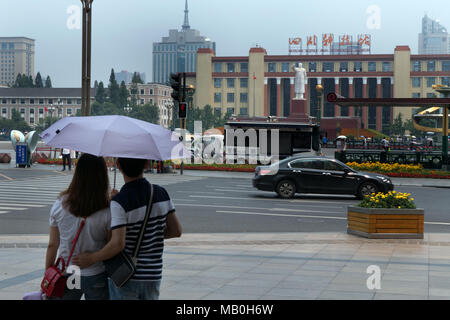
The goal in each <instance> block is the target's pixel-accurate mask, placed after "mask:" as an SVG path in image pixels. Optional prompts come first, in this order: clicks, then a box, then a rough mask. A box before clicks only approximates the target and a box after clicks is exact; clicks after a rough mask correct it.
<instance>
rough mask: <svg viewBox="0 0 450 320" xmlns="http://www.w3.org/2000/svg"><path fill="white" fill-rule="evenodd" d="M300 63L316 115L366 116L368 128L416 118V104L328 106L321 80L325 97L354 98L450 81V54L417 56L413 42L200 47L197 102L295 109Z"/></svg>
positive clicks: (406, 92)
mask: <svg viewBox="0 0 450 320" xmlns="http://www.w3.org/2000/svg"><path fill="white" fill-rule="evenodd" d="M298 62H301V63H302V64H303V67H304V68H305V69H306V71H307V75H308V80H307V85H306V95H305V98H306V99H307V100H308V111H309V114H310V115H311V116H317V115H318V114H319V112H320V114H321V116H322V118H323V117H347V116H358V117H361V120H362V121H361V122H362V123H363V125H364V128H371V129H376V130H378V131H385V130H387V128H388V126H389V125H390V124H391V123H392V121H393V119H394V118H395V117H397V115H398V114H399V113H402V115H403V119H408V118H411V116H412V108H398V107H394V108H391V107H382V108H381V107H361V108H356V107H339V106H335V105H334V104H331V103H328V102H326V101H325V103H324V107H323V109H322V108H320V103H319V99H318V95H317V91H316V85H318V84H321V85H322V86H323V88H324V96H325V97H326V96H327V94H328V93H330V92H337V93H338V94H340V95H342V96H345V97H354V98H363V97H367V98H390V97H395V98H411V97H430V96H432V95H433V94H434V93H435V92H434V91H433V89H432V85H433V84H447V85H448V84H450V55H449V54H445V55H437V54H436V55H412V54H411V50H410V48H409V47H408V46H397V47H396V48H395V50H394V53H392V54H361V55H295V56H292V55H291V56H289V55H286V56H281V55H268V54H267V52H266V50H265V49H263V48H251V49H250V52H249V55H248V56H240V57H217V56H216V55H215V52H214V51H213V50H212V49H199V51H198V55H197V72H195V73H194V72H193V73H188V74H187V76H188V77H187V83H188V84H193V85H194V86H195V88H196V92H195V96H194V105H195V106H198V107H201V108H203V107H204V106H206V105H210V106H211V107H213V108H214V109H215V110H216V111H220V112H222V113H223V114H224V113H226V112H227V111H229V112H232V113H234V114H236V115H248V116H250V117H251V116H259V117H261V116H278V117H285V116H288V115H289V114H290V110H291V106H290V102H291V99H292V98H293V96H294V79H295V72H293V71H292V66H293V65H294V64H296V63H298Z"/></svg>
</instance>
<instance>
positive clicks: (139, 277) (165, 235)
mask: <svg viewBox="0 0 450 320" xmlns="http://www.w3.org/2000/svg"><path fill="white" fill-rule="evenodd" d="M146 163H147V161H146V160H141V159H125V158H119V159H118V160H117V166H118V168H119V169H120V171H121V172H122V175H123V177H124V181H125V185H124V186H123V187H122V189H121V190H120V192H118V193H117V191H116V192H114V191H113V193H114V194H115V195H114V197H113V199H112V201H111V230H112V236H111V240H110V241H109V242H108V244H107V245H106V246H105V247H104V248H103V249H102V250H100V251H97V252H95V253H90V254H80V255H79V256H77V257H75V258H74V259H73V263H74V264H76V265H79V266H80V267H81V268H84V267H86V266H88V265H90V264H93V263H96V262H98V261H105V260H107V259H110V258H112V257H114V256H115V255H117V254H118V253H119V252H120V251H122V250H123V249H125V251H126V252H127V253H128V254H129V255H130V256H131V255H132V254H133V251H134V249H135V247H136V242H137V239H138V236H139V232H140V230H141V227H142V223H143V220H144V218H145V214H146V209H147V205H148V203H149V200H150V183H149V182H148V181H147V180H146V179H145V178H144V176H143V174H144V168H145V165H146ZM181 232H182V230H181V225H180V223H179V221H178V218H177V216H176V214H175V206H174V204H173V202H172V200H171V199H170V197H169V195H168V193H167V191H166V190H165V189H164V188H163V187H161V186H158V185H153V208H152V211H151V212H150V216H149V220H148V223H147V225H146V228H145V232H144V236H143V240H142V244H141V248H140V250H139V253H138V256H137V258H138V262H137V265H136V273H135V275H134V276H133V277H132V278H131V279H130V280H129V281H128V282H127V283H126V284H125V285H124V286H123V287H121V288H117V287H116V286H115V285H114V283H112V281H110V284H109V285H110V296H111V299H112V300H134V299H141V300H157V299H158V298H159V288H160V285H161V278H162V268H163V260H162V256H163V250H164V239H169V238H175V237H180V236H181Z"/></svg>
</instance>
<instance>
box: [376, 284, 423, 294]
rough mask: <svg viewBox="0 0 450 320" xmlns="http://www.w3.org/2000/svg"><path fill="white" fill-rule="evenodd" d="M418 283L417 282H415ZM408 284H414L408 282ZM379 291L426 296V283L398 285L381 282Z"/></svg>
mask: <svg viewBox="0 0 450 320" xmlns="http://www.w3.org/2000/svg"><path fill="white" fill-rule="evenodd" d="M416 283H419V282H416ZM410 284H415V283H413V282H410ZM378 292H380V293H394V294H402V295H413V296H428V285H422V286H417V287H411V286H410V285H406V286H398V285H393V284H391V283H389V282H388V283H385V282H381V290H378Z"/></svg>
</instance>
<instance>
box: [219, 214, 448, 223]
mask: <svg viewBox="0 0 450 320" xmlns="http://www.w3.org/2000/svg"><path fill="white" fill-rule="evenodd" d="M216 212H217V213H234V214H246V215H257V216H276V217H289V218H312V219H330V220H347V217H345V218H342V217H331V216H308V215H294V214H277V213H263V212H246V211H221V210H216ZM328 213H329V212H328ZM424 224H429V225H444V226H450V223H446V222H425V223H424Z"/></svg>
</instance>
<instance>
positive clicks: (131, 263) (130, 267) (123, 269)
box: [103, 184, 153, 288]
mask: <svg viewBox="0 0 450 320" xmlns="http://www.w3.org/2000/svg"><path fill="white" fill-rule="evenodd" d="M152 207H153V185H152V184H151V185H150V200H149V203H148V206H147V212H146V214H145V218H144V221H143V222H142V227H141V233H140V234H139V238H138V240H137V243H136V248H135V250H134V254H133V256H132V257H130V255H129V254H127V253H126V252H125V250H122V251H121V252H120V253H119V254H118V255H116V256H115V257H113V258H111V259H108V260H105V261H103V263H104V264H105V269H106V274H107V275H108V277H109V278H111V280H112V281H113V282H114V284H115V285H116V286H117V287H118V288H121V287H123V286H124V285H125V284H126V283H127V282H128V280H130V279H131V278H132V277H133V275H134V274H135V273H136V264H137V261H138V259H137V256H138V253H139V249H140V247H141V243H142V239H143V237H144V232H145V228H146V226H147V222H148V219H149V217H150V213H151V212H152Z"/></svg>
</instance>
